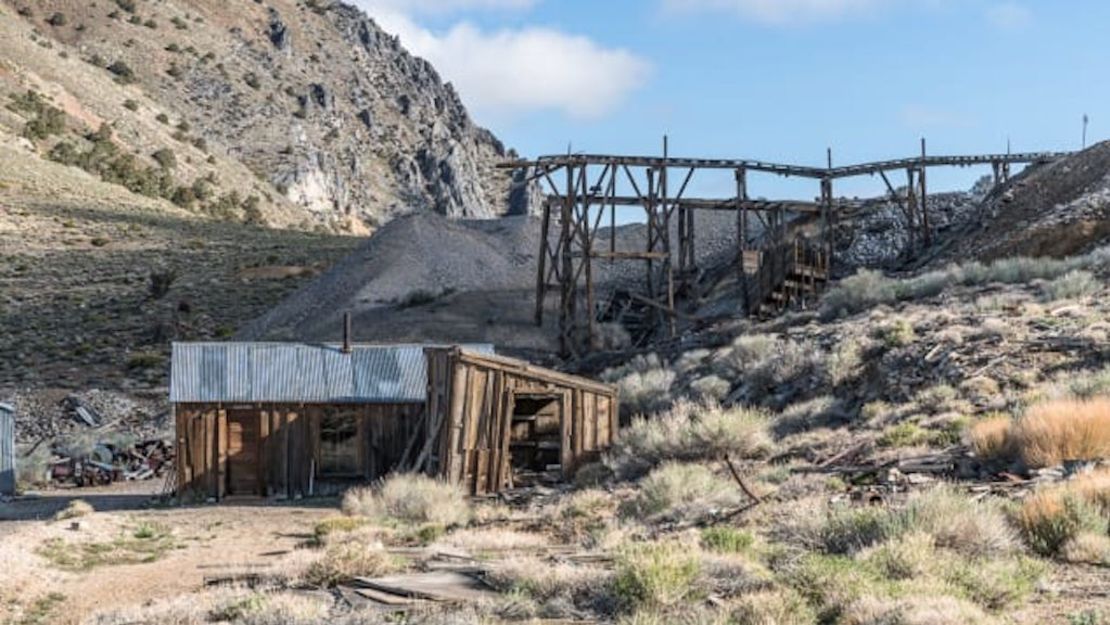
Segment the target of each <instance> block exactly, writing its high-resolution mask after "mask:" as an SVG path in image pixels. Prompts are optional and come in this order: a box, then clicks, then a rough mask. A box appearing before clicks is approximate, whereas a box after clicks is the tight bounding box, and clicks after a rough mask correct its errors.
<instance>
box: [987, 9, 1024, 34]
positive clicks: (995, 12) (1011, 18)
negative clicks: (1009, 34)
mask: <svg viewBox="0 0 1110 625" xmlns="http://www.w3.org/2000/svg"><path fill="white" fill-rule="evenodd" d="M986 17H987V23H988V24H990V25H991V26H994V27H995V28H998V29H1001V30H1023V29H1024V28H1026V27H1028V26H1029V25H1030V24H1032V23H1033V12H1032V11H1030V10H1029V9H1028V8H1026V7H1024V6H1022V5H1020V4H1016V3H1013V2H1003V3H1000V4H996V5H994V6H992V7H990V8H988V9H987V14H986Z"/></svg>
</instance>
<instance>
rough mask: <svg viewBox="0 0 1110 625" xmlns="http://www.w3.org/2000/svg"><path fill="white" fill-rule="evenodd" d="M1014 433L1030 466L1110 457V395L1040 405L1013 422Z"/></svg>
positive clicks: (1023, 458) (1018, 445)
mask: <svg viewBox="0 0 1110 625" xmlns="http://www.w3.org/2000/svg"><path fill="white" fill-rule="evenodd" d="M1012 436H1013V442H1014V444H1015V445H1016V447H1017V450H1018V453H1020V455H1021V458H1022V460H1024V461H1025V463H1026V464H1027V465H1029V466H1030V467H1047V466H1054V465H1057V464H1060V463H1061V462H1063V461H1065V460H1095V459H1100V458H1106V457H1110V397H1098V398H1094V399H1089V400H1066V399H1065V400H1055V401H1047V402H1043V403H1040V404H1037V405H1035V406H1033V407H1031V408H1030V409H1029V412H1028V413H1027V414H1026V415H1025V416H1024V417H1023V418H1021V419H1019V420H1017V421H1016V422H1015V423H1014V427H1013V430H1012Z"/></svg>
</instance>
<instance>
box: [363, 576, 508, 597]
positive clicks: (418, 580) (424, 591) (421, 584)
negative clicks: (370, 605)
mask: <svg viewBox="0 0 1110 625" xmlns="http://www.w3.org/2000/svg"><path fill="white" fill-rule="evenodd" d="M346 585H347V586H349V587H351V588H353V589H355V590H356V592H357V591H358V590H370V591H376V592H375V593H371V594H376V593H386V594H389V595H393V596H396V597H401V598H409V599H422V600H425V601H436V602H467V601H480V600H483V599H489V598H490V597H491V596H493V595H494V594H495V593H493V591H491V590H490V589H489V588H487V587H486V586H485V584H483V583H482V582H481V581H479V580H478V579H477V578H475V577H473V576H471V575H466V574H464V573H459V572H456V571H430V572H427V573H410V574H405V575H387V576H384V577H355V578H352V579H351V580H350V581H349V582H348V583H347V584H346ZM362 596H364V597H365V596H366V595H365V594H364V595H362Z"/></svg>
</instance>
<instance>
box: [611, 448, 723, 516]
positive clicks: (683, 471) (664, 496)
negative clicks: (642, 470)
mask: <svg viewBox="0 0 1110 625" xmlns="http://www.w3.org/2000/svg"><path fill="white" fill-rule="evenodd" d="M739 503H740V496H739V494H738V492H737V489H736V487H735V486H734V485H733V484H732V483H731V482H729V481H728V480H727V479H725V478H723V477H718V476H717V475H716V474H714V473H713V472H712V471H710V470H709V469H708V468H706V467H705V466H703V465H700V464H686V463H679V462H667V463H664V464H663V465H662V466H660V467H659V468H657V469H655V470H654V471H652V472H651V473H650V474H648V476H647V477H645V478H644V479H643V480H642V481H641V482H640V488H639V493H638V495H637V497H636V498H635V499H633V500H631V501H629V502H627V503H626V504H625V505H624V506H622V509H621V512H622V515H623V516H634V517H638V518H644V517H648V518H652V519H656V520H678V519H698V518H703V517H705V516H707V515H710V514H713V513H716V512H720V511H722V510H725V509H728V508H731V507H735V506H737V505H739Z"/></svg>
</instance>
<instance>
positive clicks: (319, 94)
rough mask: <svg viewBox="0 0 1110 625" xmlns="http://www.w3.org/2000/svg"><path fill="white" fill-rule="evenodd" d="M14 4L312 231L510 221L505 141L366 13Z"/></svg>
mask: <svg viewBox="0 0 1110 625" xmlns="http://www.w3.org/2000/svg"><path fill="white" fill-rule="evenodd" d="M3 2H4V4H6V5H8V9H9V14H17V15H18V16H19V18H20V19H23V20H25V21H27V22H29V23H30V24H31V25H33V26H34V28H35V29H36V34H37V35H38V36H39V37H41V38H42V39H41V41H43V42H44V43H45V44H46V45H51V46H57V47H58V48H59V49H60V50H65V51H66V52H67V56H78V57H79V58H80V59H81V60H83V61H85V63H84V64H81V65H80V71H83V72H97V73H106V75H110V76H113V77H114V78H116V81H117V83H124V84H125V85H126V88H127V89H128V90H129V92H134V93H135V94H136V96H140V95H141V96H142V99H141V100H140V101H144V104H145V99H146V98H149V99H150V100H153V101H154V103H156V104H157V107H156V108H158V109H159V110H162V111H170V112H171V114H170V115H169V118H170V119H171V120H172V121H171V123H172V124H175V125H180V124H181V123H183V124H184V126H183V127H184V128H185V130H182V134H187V135H188V138H189V139H190V140H191V141H192V142H196V140H198V139H200V140H203V142H204V145H205V149H206V150H207V151H210V152H211V153H213V154H216V155H218V156H219V157H220V158H228V159H229V160H235V161H238V162H239V163H241V164H242V165H245V166H246V167H247V168H248V169H249V170H250V171H252V172H253V173H254V174H255V176H256V177H257V178H258V181H259V182H262V183H264V184H265V185H267V186H268V188H267V191H269V192H270V193H271V194H272V195H273V196H276V199H274V200H273V202H274V203H277V204H282V205H286V204H290V203H291V204H292V205H294V206H295V207H297V208H299V209H300V211H301V212H302V213H303V218H304V224H303V225H306V226H314V225H317V224H325V225H331V226H339V227H342V228H347V229H351V230H355V231H358V230H362V229H363V228H364V227H365V226H369V227H373V226H376V225H378V224H380V223H382V222H384V221H386V220H388V219H389V218H391V217H392V216H394V215H397V214H402V213H408V212H413V211H435V212H437V213H440V214H444V215H449V216H467V217H492V216H496V215H499V214H503V213H506V212H510V210H512V209H514V207H512V206H510V192H509V186H510V185H509V180H508V177H507V176H508V174H507V173H503V172H501V171H498V170H496V169H495V168H494V164H495V163H496V162H497V161H498V160H499V159H501V158H503V157H505V156H506V151H505V148H504V146H503V145H502V144H501V142H500V141H498V140H497V138H496V137H494V136H493V134H492V133H490V132H489V131H487V130H485V129H483V128H480V127H478V126H476V125H475V124H474V123H473V122H472V120H471V119H470V117H469V116H468V114H467V112H466V109H465V107H464V106H463V104H462V102H461V101H460V99H459V97H458V94H456V93H455V91H454V89H453V88H452V87H451V85H450V84H445V83H444V82H443V81H442V80H441V79H440V77H439V76H438V74H437V73H436V71H435V69H434V68H432V67H431V65H430V64H428V63H427V62H426V61H424V60H422V59H419V58H416V57H414V56H412V55H410V54H409V53H408V52H406V51H405V49H404V48H403V47H402V46H401V45H400V43H399V41H398V40H397V39H396V38H395V37H393V36H390V35H389V34H387V33H385V32H384V31H382V30H381V29H380V28H379V27H378V26H377V25H376V24H375V23H374V21H373V20H372V19H371V18H370V17H368V16H366V15H365V14H364V13H362V12H361V11H359V10H358V9H355V8H353V7H350V6H347V5H344V4H341V3H332V2H324V1H319V0H317V1H308V2H297V1H295V0H265V1H261V0H258V1H250V0H235V1H231V2H229V1H225V0H159V1H158V2H153V1H151V0H105V1H104V2H98V3H91V2H85V1H79V0H42V1H36V2H30V0H3ZM55 14H61V15H63V16H64V18H63V19H57V18H53V16H54V15H55ZM112 95H113V96H115V94H112ZM136 99H140V98H138V97H136ZM116 105H117V106H118V103H116ZM91 108H96V106H95V105H93V106H92V107H91ZM139 112H140V113H141V112H142V111H139ZM163 119H164V118H163ZM178 120H180V122H179V121H178ZM121 140H125V138H124V139H121ZM136 151H137V152H141V151H140V150H136ZM518 203H520V202H518ZM524 209H525V207H523V206H517V207H515V210H516V211H521V210H524Z"/></svg>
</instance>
